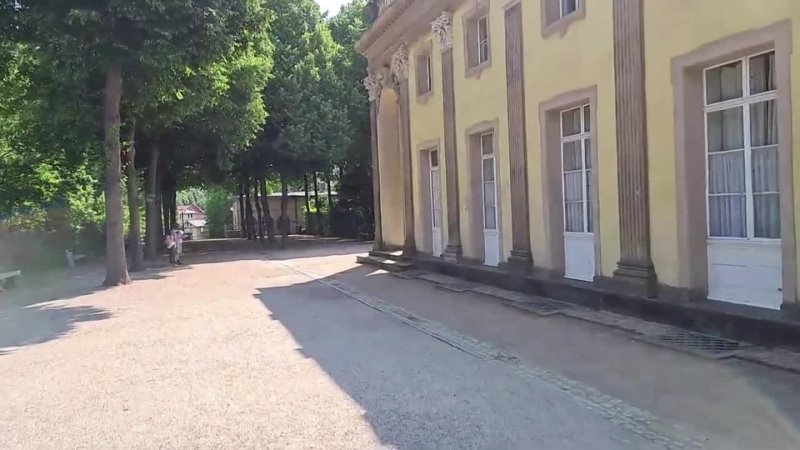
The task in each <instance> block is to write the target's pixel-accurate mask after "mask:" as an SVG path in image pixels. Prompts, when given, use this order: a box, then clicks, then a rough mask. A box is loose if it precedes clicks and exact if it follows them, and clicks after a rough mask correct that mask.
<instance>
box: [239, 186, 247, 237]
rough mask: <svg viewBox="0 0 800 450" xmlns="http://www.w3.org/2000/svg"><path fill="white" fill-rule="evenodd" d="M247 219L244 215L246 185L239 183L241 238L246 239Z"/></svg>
mask: <svg viewBox="0 0 800 450" xmlns="http://www.w3.org/2000/svg"><path fill="white" fill-rule="evenodd" d="M246 221H247V218H246V217H245V215H244V184H243V183H242V181H241V180H240V181H239V237H240V238H242V239H245V238H246V237H247V224H246V223H245V222H246Z"/></svg>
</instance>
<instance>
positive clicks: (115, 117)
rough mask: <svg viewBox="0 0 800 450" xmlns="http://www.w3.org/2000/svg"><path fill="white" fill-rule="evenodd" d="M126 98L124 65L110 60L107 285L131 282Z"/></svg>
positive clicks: (105, 98)
mask: <svg viewBox="0 0 800 450" xmlns="http://www.w3.org/2000/svg"><path fill="white" fill-rule="evenodd" d="M121 102H122V68H121V67H120V66H119V64H110V65H109V66H108V68H107V69H106V87H105V92H104V94H103V125H104V132H105V142H104V147H105V153H106V167H105V177H106V180H105V194H106V279H105V281H104V282H103V284H104V285H106V286H118V285H121V284H130V282H131V278H130V276H129V275H128V261H127V260H126V259H125V229H124V225H123V223H122V221H123V215H122V185H121V183H122V161H121V159H122V158H121V145H120V141H119V129H120V103H121Z"/></svg>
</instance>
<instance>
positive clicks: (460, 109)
mask: <svg viewBox="0 0 800 450" xmlns="http://www.w3.org/2000/svg"><path fill="white" fill-rule="evenodd" d="M474 4H475V3H474V2H466V3H465V6H462V7H461V8H459V9H458V10H456V11H455V12H454V14H453V28H454V46H453V60H454V67H455V68H454V71H455V92H456V138H457V146H458V179H459V203H460V210H461V217H460V219H461V222H460V225H461V243H462V245H463V251H464V256H466V257H467V258H477V257H478V255H480V254H482V252H483V250H482V249H476V248H475V246H474V245H473V243H472V242H473V239H472V237H473V236H475V235H476V234H479V235H481V236H482V235H483V228H480V229H472V228H473V227H472V219H471V217H472V216H473V215H475V214H479V215H480V216H481V217H482V216H483V211H482V209H478V210H477V211H475V210H474V208H473V207H472V205H471V198H470V178H469V153H468V150H469V149H468V145H467V144H468V143H467V138H466V130H467V129H468V128H469V127H471V126H473V125H475V124H478V123H481V122H484V121H495V120H496V121H497V122H498V128H497V130H496V133H497V139H496V142H497V148H496V149H495V154H496V155H497V160H496V161H497V179H498V182H499V183H498V187H499V190H498V204H499V205H500V222H501V223H500V225H501V230H500V231H501V247H502V248H501V252H502V253H501V261H505V260H506V259H507V258H508V256H509V254H510V252H511V243H512V239H511V183H510V174H511V169H510V166H509V153H508V109H507V104H506V67H505V64H506V62H505V40H504V32H505V24H504V10H503V4H502V2H498V1H492V2H490V10H489V30H490V46H491V49H490V51H489V52H490V55H491V65H490V66H489V67H487V68H486V69H485V70H483V71H482V72H481V74H480V78H478V79H476V78H467V76H466V48H465V45H464V41H465V36H464V17H465V16H467V15H469V12H470V11H471V10H472V8H473V7H474ZM478 176H480V174H478ZM481 239H482V238H481ZM481 242H482V240H481Z"/></svg>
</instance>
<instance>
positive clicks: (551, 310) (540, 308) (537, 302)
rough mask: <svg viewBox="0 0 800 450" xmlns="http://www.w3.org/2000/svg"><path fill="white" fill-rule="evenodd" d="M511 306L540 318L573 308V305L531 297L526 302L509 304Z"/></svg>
mask: <svg viewBox="0 0 800 450" xmlns="http://www.w3.org/2000/svg"><path fill="white" fill-rule="evenodd" d="M508 304H509V305H511V306H513V307H515V308H519V309H521V310H523V311H528V312H532V313H534V314H538V315H540V316H552V315H553V314H558V313H560V312H561V311H564V310H567V309H570V308H572V305H570V304H568V303H564V302H560V301H558V300H553V299H549V298H544V297H531V298H529V299H527V300H526V301H524V302H509V303H508Z"/></svg>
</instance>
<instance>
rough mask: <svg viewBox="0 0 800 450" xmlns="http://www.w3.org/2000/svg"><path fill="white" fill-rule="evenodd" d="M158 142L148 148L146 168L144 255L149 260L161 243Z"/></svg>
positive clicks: (156, 252) (155, 254) (156, 255)
mask: <svg viewBox="0 0 800 450" xmlns="http://www.w3.org/2000/svg"><path fill="white" fill-rule="evenodd" d="M158 157H159V149H158V144H157V143H155V142H153V145H152V147H151V148H150V162H149V164H148V168H147V211H146V212H147V219H146V223H147V236H146V239H147V242H146V247H145V248H146V256H147V259H149V260H154V259H156V257H158V249H159V246H160V244H161V236H162V234H161V207H160V206H159V204H158V197H159V195H160V194H159V187H158Z"/></svg>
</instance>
